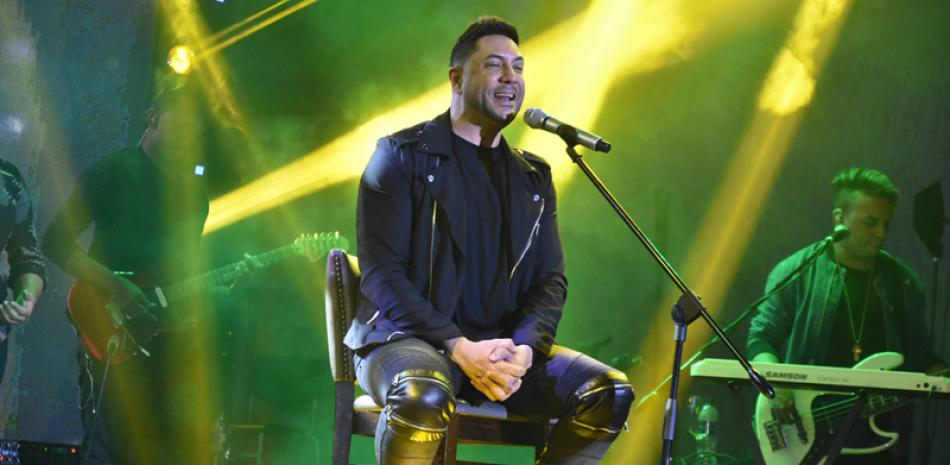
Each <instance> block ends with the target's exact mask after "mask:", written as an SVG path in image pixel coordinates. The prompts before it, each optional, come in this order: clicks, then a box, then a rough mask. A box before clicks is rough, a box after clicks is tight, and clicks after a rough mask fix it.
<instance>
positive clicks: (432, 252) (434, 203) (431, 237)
mask: <svg viewBox="0 0 950 465" xmlns="http://www.w3.org/2000/svg"><path fill="white" fill-rule="evenodd" d="M438 206H439V202H438V201H437V200H433V201H432V230H431V231H430V232H429V292H428V293H427V294H428V299H429V301H430V302H431V301H432V287H433V286H432V282H433V281H434V280H435V276H434V275H433V274H432V272H433V271H434V270H435V220H436V212H437V210H436V209H437V208H438Z"/></svg>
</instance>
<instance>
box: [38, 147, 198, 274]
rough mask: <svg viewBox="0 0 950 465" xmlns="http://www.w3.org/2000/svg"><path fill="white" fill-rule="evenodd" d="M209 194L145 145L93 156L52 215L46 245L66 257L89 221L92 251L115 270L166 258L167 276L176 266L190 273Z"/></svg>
mask: <svg viewBox="0 0 950 465" xmlns="http://www.w3.org/2000/svg"><path fill="white" fill-rule="evenodd" d="M207 216H208V197H207V194H206V193H205V191H204V189H203V188H202V187H201V186H200V184H199V183H198V182H197V181H196V180H195V179H194V178H193V177H190V176H187V175H182V176H178V177H171V176H168V175H166V174H165V173H163V172H162V171H161V170H160V169H159V167H158V166H156V165H155V164H154V163H153V162H152V160H151V159H149V158H148V157H147V156H146V155H145V152H143V151H142V149H141V148H140V147H135V148H129V149H125V150H122V151H119V152H117V153H114V154H112V155H109V156H107V157H105V158H103V159H102V160H99V161H98V162H96V164H95V165H93V166H92V167H91V168H90V169H89V170H88V171H87V172H86V173H85V174H84V175H83V177H82V179H81V180H80V181H79V185H78V186H77V188H76V190H75V191H74V192H73V193H72V195H71V196H70V197H69V198H68V199H67V200H66V203H65V204H64V205H63V208H62V209H61V210H60V211H59V213H57V215H56V217H55V218H54V219H53V221H52V222H51V223H50V225H49V227H48V228H47V231H46V236H45V237H44V241H43V248H44V250H45V251H46V253H47V255H49V257H50V259H52V260H53V261H54V262H56V263H59V264H60V265H62V264H63V263H64V262H65V260H66V259H67V258H68V257H69V256H70V254H71V253H72V251H73V250H74V248H76V247H78V246H77V244H76V240H77V239H78V237H79V235H80V234H82V232H83V231H84V230H85V229H86V228H87V227H88V226H89V225H90V224H91V223H94V224H95V235H94V237H93V239H92V244H91V245H90V247H89V255H90V257H92V258H93V259H95V260H97V261H99V262H100V263H102V264H103V265H105V266H106V267H108V268H110V269H112V270H114V271H133V272H137V271H142V270H146V269H150V268H151V267H153V266H155V265H156V264H161V266H162V271H163V275H165V276H162V277H163V278H165V279H162V280H163V281H168V280H170V279H168V278H171V276H167V275H170V274H172V271H178V272H180V273H179V274H181V275H191V274H192V273H193V270H191V269H182V267H190V266H194V265H195V263H193V262H194V257H196V256H197V254H196V252H197V248H198V243H199V241H200V239H201V234H202V230H203V229H204V222H205V219H206V218H207Z"/></svg>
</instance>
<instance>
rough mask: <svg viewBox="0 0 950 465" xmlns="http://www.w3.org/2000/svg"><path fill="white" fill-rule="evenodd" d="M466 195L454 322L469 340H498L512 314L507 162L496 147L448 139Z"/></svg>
mask: <svg viewBox="0 0 950 465" xmlns="http://www.w3.org/2000/svg"><path fill="white" fill-rule="evenodd" d="M453 148H454V149H455V154H456V156H457V158H458V160H459V164H460V169H461V171H462V179H463V180H464V183H465V185H464V190H465V196H466V207H467V210H466V215H467V231H468V232H467V234H468V240H467V244H468V250H467V251H466V260H465V265H464V269H463V270H462V272H463V286H462V295H461V301H460V303H459V308H458V309H457V310H456V312H455V317H454V320H455V324H456V325H457V326H458V327H459V329H461V330H462V333H463V334H465V336H466V337H468V338H469V339H473V340H482V339H491V338H496V337H499V336H501V330H502V329H503V328H507V327H508V326H509V325H508V324H507V321H506V320H507V318H508V316H509V315H510V313H511V312H512V311H513V309H512V308H509V306H510V304H509V299H508V291H509V289H508V267H509V266H508V264H509V261H510V257H511V254H510V251H509V250H508V249H509V248H510V247H509V245H508V244H510V241H509V240H508V219H507V217H508V194H507V183H506V182H505V180H506V179H507V172H508V165H507V164H508V160H506V157H504V156H503V154H502V151H501V149H500V147H495V148H490V147H479V146H476V145H474V144H472V143H470V142H468V141H466V140H464V139H462V138H461V137H459V136H457V135H453Z"/></svg>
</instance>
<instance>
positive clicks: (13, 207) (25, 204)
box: [0, 160, 45, 297]
mask: <svg viewBox="0 0 950 465" xmlns="http://www.w3.org/2000/svg"><path fill="white" fill-rule="evenodd" d="M0 247H2V249H3V250H5V251H6V252H7V262H8V265H10V274H9V276H8V277H7V279H6V280H5V282H4V288H3V293H4V294H5V293H6V288H7V287H8V286H9V285H10V283H12V282H13V281H14V280H15V279H16V278H17V277H19V276H20V275H22V274H24V273H33V274H35V275H37V276H39V277H41V278H43V277H44V271H45V270H44V266H43V257H42V256H41V255H40V250H39V246H38V245H37V241H36V228H35V227H34V225H33V204H32V202H31V201H30V194H29V192H27V190H26V184H25V183H24V182H23V177H22V176H20V172H19V171H18V170H17V169H16V167H14V166H13V164H11V163H8V162H6V161H4V160H0ZM0 297H2V296H0Z"/></svg>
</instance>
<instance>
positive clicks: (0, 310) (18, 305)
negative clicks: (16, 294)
mask: <svg viewBox="0 0 950 465" xmlns="http://www.w3.org/2000/svg"><path fill="white" fill-rule="evenodd" d="M35 305H36V297H35V296H34V295H33V294H31V293H30V292H29V291H24V292H23V294H22V297H20V298H18V299H16V300H7V301H4V302H3V303H2V304H0V323H2V324H7V325H15V324H17V323H22V322H24V321H26V319H27V318H29V317H30V315H32V314H33V307H34V306H35Z"/></svg>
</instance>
